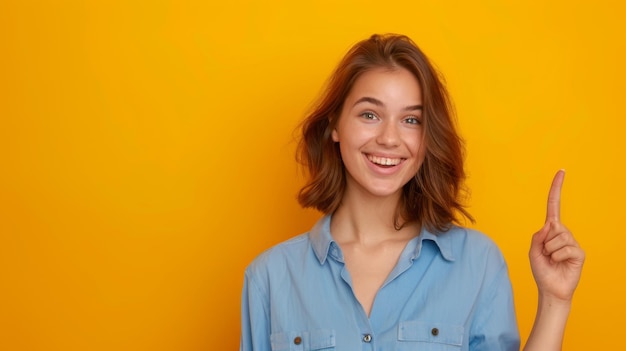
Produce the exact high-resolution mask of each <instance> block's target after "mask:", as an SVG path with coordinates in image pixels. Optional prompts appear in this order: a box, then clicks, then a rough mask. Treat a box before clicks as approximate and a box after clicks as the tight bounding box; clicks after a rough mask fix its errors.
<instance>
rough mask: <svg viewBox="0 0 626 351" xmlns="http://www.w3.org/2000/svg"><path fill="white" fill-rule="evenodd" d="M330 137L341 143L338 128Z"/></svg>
mask: <svg viewBox="0 0 626 351" xmlns="http://www.w3.org/2000/svg"><path fill="white" fill-rule="evenodd" d="M330 136H331V137H332V138H333V141H334V142H336V143H338V142H339V133H337V127H335V128H333V131H332V132H330Z"/></svg>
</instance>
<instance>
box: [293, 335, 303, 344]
mask: <svg viewBox="0 0 626 351" xmlns="http://www.w3.org/2000/svg"><path fill="white" fill-rule="evenodd" d="M293 343H294V344H296V345H300V344H302V338H301V337H299V336H296V337H295V338H294V339H293Z"/></svg>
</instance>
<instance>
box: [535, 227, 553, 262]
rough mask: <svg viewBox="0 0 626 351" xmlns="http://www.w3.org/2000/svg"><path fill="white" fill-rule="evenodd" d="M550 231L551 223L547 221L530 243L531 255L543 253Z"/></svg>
mask: <svg viewBox="0 0 626 351" xmlns="http://www.w3.org/2000/svg"><path fill="white" fill-rule="evenodd" d="M548 233H550V223H546V224H544V225H543V227H541V229H539V231H538V232H536V233H535V234H533V237H532V240H531V243H530V255H531V256H539V255H543V246H544V242H545V241H546V239H547V238H548Z"/></svg>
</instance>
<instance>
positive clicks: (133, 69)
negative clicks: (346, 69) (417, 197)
mask: <svg viewBox="0 0 626 351" xmlns="http://www.w3.org/2000/svg"><path fill="white" fill-rule="evenodd" d="M295 3H298V4H295ZM592 3H593V4H592ZM592 3H590V2H587V1H574V2H572V1H547V2H546V1H541V0H534V1H489V0H481V1H398V2H394V1H346V2H341V3H340V4H338V3H335V1H319V2H315V3H300V2H294V1H273V2H269V3H266V2H265V1H260V0H258V1H238V0H233V1H223V2H218V1H207V0H203V1H121V0H115V1H18V0H4V1H2V2H0V40H1V41H0V44H1V45H0V79H1V85H0V349H2V350H215V349H220V350H232V349H237V347H238V343H239V298H240V290H241V283H242V274H243V270H244V268H245V266H246V265H247V264H248V263H249V262H250V261H251V260H252V259H253V258H254V257H255V256H256V255H257V254H258V253H260V252H261V251H262V250H263V249H265V248H267V247H269V246H270V245H272V244H275V243H277V242H279V241H282V240H284V239H287V238H289V237H290V236H293V235H295V234H298V233H300V232H303V231H305V230H307V229H308V228H309V227H310V225H311V224H312V223H313V222H314V220H315V219H316V218H317V216H318V215H317V214H316V213H315V212H312V211H303V210H301V209H300V208H299V207H298V205H297V203H296V201H295V194H296V192H297V190H298V188H299V186H300V185H301V183H302V178H301V174H300V173H299V171H298V168H297V166H296V163H295V161H294V149H295V143H294V142H293V140H294V129H295V128H296V126H297V124H298V122H299V121H300V119H301V117H302V116H303V115H304V113H305V112H306V111H307V110H308V108H309V107H310V106H311V103H312V101H313V100H314V99H315V98H316V97H317V96H318V93H319V91H320V89H321V86H322V85H323V83H324V81H325V79H326V78H327V77H328V75H329V73H330V72H331V70H332V68H333V67H334V66H335V64H336V63H337V61H338V60H339V59H340V57H341V56H342V55H343V54H344V53H345V51H346V50H347V49H348V48H349V47H350V46H351V45H352V44H353V43H355V42H356V41H358V40H360V39H363V38H365V37H367V36H369V35H370V34H372V33H375V32H378V33H380V32H399V33H405V34H407V35H409V36H410V37H412V38H413V39H414V40H415V41H416V42H417V43H418V44H419V45H420V46H421V47H422V49H424V51H425V52H426V53H427V54H429V56H430V57H431V58H432V59H433V61H434V62H435V63H436V64H437V65H438V67H439V68H440V69H441V70H442V71H443V73H444V75H445V76H446V78H447V82H448V86H449V89H450V91H451V94H452V96H453V99H454V101H455V104H456V107H457V110H458V113H459V120H460V126H461V130H462V134H463V136H464V137H465V139H466V141H467V148H468V158H467V170H468V173H469V180H468V184H469V186H470V187H471V189H472V198H471V201H470V204H471V206H470V211H471V212H472V213H473V214H474V215H475V217H476V218H477V223H476V224H475V227H477V228H479V229H481V230H483V231H484V232H486V233H487V234H489V235H490V236H491V237H493V238H494V240H495V241H496V242H497V243H498V244H499V246H500V247H501V249H502V250H503V252H504V254H505V256H506V257H507V259H508V262H509V267H510V273H511V277H512V281H513V285H514V289H515V294H516V306H517V311H518V319H519V324H520V331H521V334H522V338H523V339H525V338H526V337H527V335H528V332H529V330H530V327H531V324H532V318H533V316H534V311H535V302H536V292H535V287H534V285H533V281H532V277H531V273H530V269H529V266H528V263H527V256H526V254H527V248H528V246H529V240H530V236H531V234H532V233H533V232H534V231H535V230H537V229H539V228H540V227H541V225H542V223H543V219H544V213H545V210H544V209H545V200H546V196H547V191H548V187H549V184H550V181H551V179H552V176H553V174H554V173H555V171H556V170H557V169H559V168H565V169H566V170H567V172H568V173H567V176H566V181H565V186H564V194H563V210H562V213H563V215H562V217H563V221H564V222H565V223H566V225H568V226H569V228H570V229H571V230H572V231H573V232H574V234H575V235H576V237H577V238H578V240H579V241H580V243H581V244H582V246H583V247H584V248H585V249H586V252H587V263H586V265H585V270H584V274H583V279H582V281H581V283H580V286H579V289H578V291H577V293H576V297H575V303H574V308H573V311H572V314H571V318H570V321H569V324H568V329H567V336H566V342H565V349H566V350H616V349H620V348H621V347H623V345H622V344H623V342H621V341H620V339H621V338H620V336H621V335H622V334H623V331H622V328H621V326H622V325H623V320H624V316H625V315H626V306H625V303H624V296H626V284H624V280H625V279H626V273H625V269H624V267H625V265H624V262H623V258H624V256H623V250H624V247H625V245H626V239H625V235H624V234H623V233H622V231H623V230H622V228H623V225H622V224H621V218H622V214H623V207H624V199H625V198H626V191H625V190H624V165H623V163H624V161H625V158H624V151H626V142H625V139H626V137H625V136H624V130H626V121H625V118H624V117H625V116H624V113H623V107H622V105H623V102H624V81H625V80H626V69H625V68H624V62H626V55H625V51H626V47H625V42H626V40H624V33H626V25H625V24H624V20H623V18H624V15H625V14H626V13H625V11H624V5H621V2H619V1H614V2H610V1H594V2H592Z"/></svg>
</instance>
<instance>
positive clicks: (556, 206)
mask: <svg viewBox="0 0 626 351" xmlns="http://www.w3.org/2000/svg"><path fill="white" fill-rule="evenodd" d="M564 178H565V170H562V169H561V170H559V171H558V172H556V175H555V176H554V179H553V180H552V186H551V187H550V193H549V194H548V210H547V213H546V223H547V222H549V221H550V220H555V221H557V222H558V221H559V220H560V219H561V187H562V186H563V179H564Z"/></svg>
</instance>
